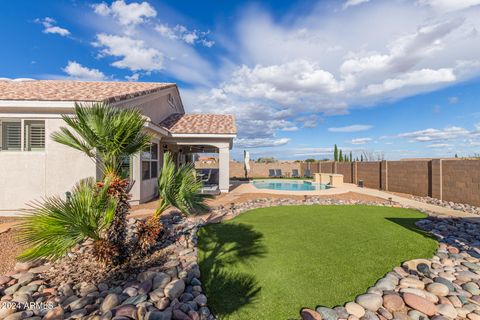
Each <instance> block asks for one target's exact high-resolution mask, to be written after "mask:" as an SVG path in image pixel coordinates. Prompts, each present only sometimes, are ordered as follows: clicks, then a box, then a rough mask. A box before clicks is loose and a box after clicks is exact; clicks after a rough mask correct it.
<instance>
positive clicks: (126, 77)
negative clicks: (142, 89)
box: [125, 73, 140, 81]
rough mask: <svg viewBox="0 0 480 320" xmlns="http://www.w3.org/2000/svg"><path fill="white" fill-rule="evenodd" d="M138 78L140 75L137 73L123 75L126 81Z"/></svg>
mask: <svg viewBox="0 0 480 320" xmlns="http://www.w3.org/2000/svg"><path fill="white" fill-rule="evenodd" d="M139 78H140V75H139V74H138V73H134V74H132V75H131V76H125V79H126V80H127V81H138V79H139Z"/></svg>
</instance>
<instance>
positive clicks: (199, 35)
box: [155, 24, 215, 48]
mask: <svg viewBox="0 0 480 320" xmlns="http://www.w3.org/2000/svg"><path fill="white" fill-rule="evenodd" d="M155 30H156V31H157V32H158V33H159V34H161V35H162V36H163V37H166V38H168V39H170V40H181V41H183V42H185V43H187V44H190V45H193V44H195V43H200V44H202V45H203V46H205V47H208V48H211V47H212V46H213V45H214V44H215V42H214V41H211V40H207V39H206V36H207V35H208V34H209V33H210V32H209V31H206V32H205V31H198V30H196V29H194V30H189V29H188V28H187V27H185V26H183V25H180V24H177V25H176V26H175V27H170V26H169V25H168V24H158V25H157V26H156V27H155Z"/></svg>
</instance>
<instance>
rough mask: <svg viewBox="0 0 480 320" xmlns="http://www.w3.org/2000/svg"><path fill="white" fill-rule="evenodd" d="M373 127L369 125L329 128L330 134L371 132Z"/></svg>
mask: <svg viewBox="0 0 480 320" xmlns="http://www.w3.org/2000/svg"><path fill="white" fill-rule="evenodd" d="M372 127H373V126H371V125H367V124H353V125H350V126H345V127H335V128H328V131H330V132H360V131H366V130H370V129H371V128H372Z"/></svg>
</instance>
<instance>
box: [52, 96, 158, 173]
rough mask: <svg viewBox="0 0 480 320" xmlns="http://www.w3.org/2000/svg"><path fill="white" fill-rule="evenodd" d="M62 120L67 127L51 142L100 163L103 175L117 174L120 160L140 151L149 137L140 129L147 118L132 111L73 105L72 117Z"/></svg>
mask: <svg viewBox="0 0 480 320" xmlns="http://www.w3.org/2000/svg"><path fill="white" fill-rule="evenodd" d="M62 118H63V120H64V121H65V123H66V124H67V127H61V128H60V131H58V132H54V133H53V134H52V139H53V140H54V141H56V142H58V143H61V144H64V145H67V146H69V147H72V148H74V149H77V150H80V151H82V152H83V153H85V154H86V155H87V156H88V157H90V158H92V159H94V160H99V161H100V166H101V169H102V170H103V171H104V173H110V174H118V173H119V170H120V165H121V161H122V159H123V158H125V157H128V156H132V155H135V154H137V153H139V152H141V151H142V150H143V149H144V148H145V147H146V146H148V144H149V143H150V140H151V138H152V136H151V135H150V134H148V133H147V132H145V130H143V127H144V125H145V122H146V119H145V118H144V117H143V116H142V114H141V113H140V111H139V110H137V109H134V108H116V107H112V106H110V105H108V104H105V103H94V104H75V114H74V116H71V115H63V116H62Z"/></svg>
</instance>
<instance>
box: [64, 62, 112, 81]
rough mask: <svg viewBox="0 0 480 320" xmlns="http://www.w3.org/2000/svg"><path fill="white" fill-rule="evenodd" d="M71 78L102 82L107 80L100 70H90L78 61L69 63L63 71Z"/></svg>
mask: <svg viewBox="0 0 480 320" xmlns="http://www.w3.org/2000/svg"><path fill="white" fill-rule="evenodd" d="M62 70H63V71H64V72H65V73H66V74H68V76H69V78H72V79H75V80H84V81H102V80H107V78H108V77H107V76H105V74H103V72H101V71H100V70H98V69H90V68H87V67H84V66H82V65H81V64H80V63H78V62H76V61H68V64H67V66H66V67H65V68H63V69H62Z"/></svg>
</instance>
